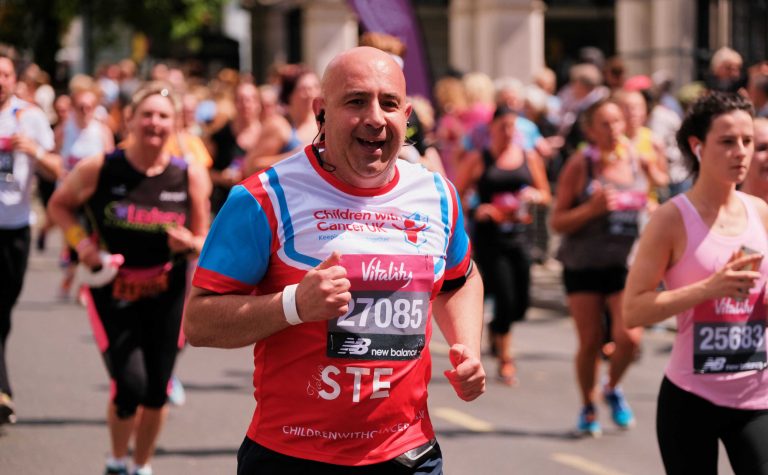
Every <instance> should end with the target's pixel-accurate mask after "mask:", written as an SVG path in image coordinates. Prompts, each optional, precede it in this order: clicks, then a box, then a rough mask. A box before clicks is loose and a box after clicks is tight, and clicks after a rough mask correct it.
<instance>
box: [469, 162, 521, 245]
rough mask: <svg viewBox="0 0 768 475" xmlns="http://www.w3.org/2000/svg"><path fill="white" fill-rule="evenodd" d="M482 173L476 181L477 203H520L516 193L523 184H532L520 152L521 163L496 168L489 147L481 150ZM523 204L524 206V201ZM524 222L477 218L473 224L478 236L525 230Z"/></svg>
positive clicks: (511, 204) (515, 204)
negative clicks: (481, 219) (507, 167)
mask: <svg viewBox="0 0 768 475" xmlns="http://www.w3.org/2000/svg"><path fill="white" fill-rule="evenodd" d="M483 164H484V165H485V167H484V170H483V174H482V175H481V176H480V179H479V180H478V182H477V194H478V198H479V200H480V203H494V204H496V205H498V206H502V207H512V208H514V207H515V206H517V207H519V206H520V205H521V203H520V200H519V199H518V197H517V195H518V194H519V193H520V190H522V189H523V188H525V187H528V186H533V176H532V175H531V170H530V169H529V168H528V157H527V156H526V155H525V154H524V155H523V164H522V165H520V166H519V167H517V168H515V169H513V170H507V169H505V168H499V167H498V166H496V160H495V159H494V158H493V156H492V155H491V152H490V151H489V150H488V149H485V150H483ZM523 206H525V205H524V204H523ZM525 226H526V225H525V224H524V223H503V224H500V225H499V224H496V223H494V222H493V221H485V222H479V223H477V225H476V229H477V235H478V238H483V237H491V236H493V235H498V234H507V233H515V232H520V231H524V230H525Z"/></svg>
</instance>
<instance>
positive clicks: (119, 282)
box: [112, 263, 171, 302]
mask: <svg viewBox="0 0 768 475" xmlns="http://www.w3.org/2000/svg"><path fill="white" fill-rule="evenodd" d="M170 270H171V264H170V263H168V264H164V265H162V266H157V267H150V268H148V269H129V268H120V271H119V272H118V274H117V277H116V278H115V280H114V282H113V283H112V297H113V298H114V299H116V300H123V301H126V302H135V301H136V300H139V299H142V298H149V297H155V296H157V295H160V294H161V293H163V292H165V291H166V290H168V274H169V272H170Z"/></svg>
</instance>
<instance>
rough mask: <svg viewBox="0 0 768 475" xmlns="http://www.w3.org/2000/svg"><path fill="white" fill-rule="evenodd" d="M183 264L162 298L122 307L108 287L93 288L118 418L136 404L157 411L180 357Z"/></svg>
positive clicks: (130, 412) (176, 268)
mask: <svg viewBox="0 0 768 475" xmlns="http://www.w3.org/2000/svg"><path fill="white" fill-rule="evenodd" d="M185 285H186V263H181V264H177V265H176V266H174V268H173V269H172V270H171V271H170V275H169V288H168V290H167V291H165V292H164V293H162V294H160V295H158V296H156V297H152V298H145V299H141V300H138V301H136V302H133V303H130V304H126V303H124V302H120V301H116V300H114V299H113V298H112V295H111V293H112V286H111V285H108V286H106V287H103V288H100V289H91V294H92V296H93V300H94V304H95V306H96V310H97V312H98V314H99V319H100V321H101V324H102V326H103V327H104V332H105V333H106V336H107V340H108V341H109V346H108V347H107V349H106V351H105V352H104V354H103V356H104V362H105V364H106V366H107V369H108V370H109V375H110V376H111V377H112V379H113V380H114V382H115V386H116V393H115V396H114V399H113V402H114V403H115V406H116V407H117V415H118V417H120V418H127V417H130V416H132V415H133V414H134V413H135V412H136V409H137V407H138V406H139V405H141V406H144V407H149V408H154V409H157V408H161V407H163V405H164V404H165V402H166V401H167V398H168V396H167V387H168V380H169V379H170V378H171V374H172V372H173V366H174V364H175V363H176V355H177V354H178V350H179V347H178V341H179V332H180V330H181V314H182V310H183V308H184V297H185Z"/></svg>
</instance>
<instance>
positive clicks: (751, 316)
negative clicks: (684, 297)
mask: <svg viewBox="0 0 768 475" xmlns="http://www.w3.org/2000/svg"><path fill="white" fill-rule="evenodd" d="M764 294H765V291H764V290H763V291H761V292H759V293H757V292H755V293H751V294H750V296H749V298H748V299H745V300H735V299H732V298H721V299H717V300H711V301H708V302H705V303H702V304H700V305H698V306H697V307H696V309H695V310H694V324H693V371H694V372H695V373H699V374H709V373H738V372H740V371H752V370H757V371H762V370H764V369H765V367H766V366H768V362H767V361H766V351H765V304H764V303H763V296H764Z"/></svg>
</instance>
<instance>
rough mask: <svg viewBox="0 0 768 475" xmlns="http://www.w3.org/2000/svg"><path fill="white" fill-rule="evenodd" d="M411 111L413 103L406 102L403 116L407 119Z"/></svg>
mask: <svg viewBox="0 0 768 475" xmlns="http://www.w3.org/2000/svg"><path fill="white" fill-rule="evenodd" d="M411 112H413V104H411V103H410V102H407V103H406V104H405V118H406V119H408V118H409V117H410V116H411Z"/></svg>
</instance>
